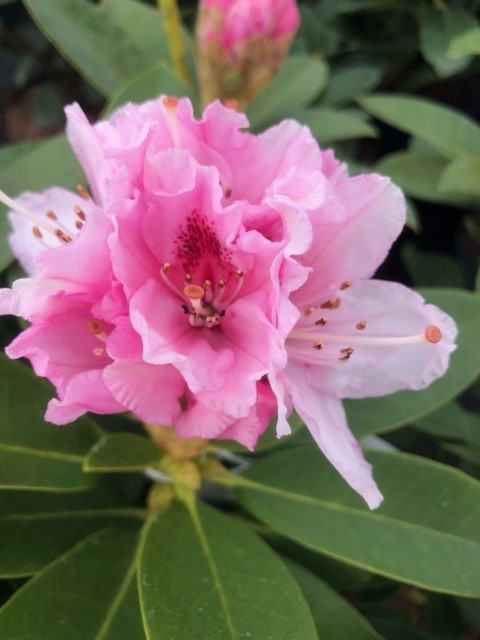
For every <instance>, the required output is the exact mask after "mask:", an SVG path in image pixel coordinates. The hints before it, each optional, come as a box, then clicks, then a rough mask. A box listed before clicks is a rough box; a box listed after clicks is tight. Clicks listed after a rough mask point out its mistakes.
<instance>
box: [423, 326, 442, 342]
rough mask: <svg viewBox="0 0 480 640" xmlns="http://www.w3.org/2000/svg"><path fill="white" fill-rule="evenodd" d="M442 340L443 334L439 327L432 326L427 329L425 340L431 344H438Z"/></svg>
mask: <svg viewBox="0 0 480 640" xmlns="http://www.w3.org/2000/svg"><path fill="white" fill-rule="evenodd" d="M441 339H442V332H441V331H440V329H439V328H438V327H436V326H435V325H433V324H431V325H430V326H428V327H427V328H426V329H425V340H426V341H427V342H430V343H431V344H437V342H440V340H441Z"/></svg>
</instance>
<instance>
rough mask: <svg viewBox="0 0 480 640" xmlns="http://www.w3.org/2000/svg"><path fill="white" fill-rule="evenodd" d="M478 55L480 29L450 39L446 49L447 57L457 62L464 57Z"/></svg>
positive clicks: (479, 49)
mask: <svg viewBox="0 0 480 640" xmlns="http://www.w3.org/2000/svg"><path fill="white" fill-rule="evenodd" d="M479 54H480V27H478V26H477V27H474V28H473V29H469V30H468V31H463V32H462V33H459V34H458V35H456V36H455V37H454V38H452V39H451V41H450V44H449V45H448V49H447V56H448V58H450V59H451V60H458V58H463V57H465V56H470V55H476V56H478V55H479Z"/></svg>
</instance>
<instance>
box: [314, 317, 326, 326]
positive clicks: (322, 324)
mask: <svg viewBox="0 0 480 640" xmlns="http://www.w3.org/2000/svg"><path fill="white" fill-rule="evenodd" d="M326 324H327V321H326V320H325V318H320V320H317V321H316V322H315V326H316V327H324V326H325V325H326Z"/></svg>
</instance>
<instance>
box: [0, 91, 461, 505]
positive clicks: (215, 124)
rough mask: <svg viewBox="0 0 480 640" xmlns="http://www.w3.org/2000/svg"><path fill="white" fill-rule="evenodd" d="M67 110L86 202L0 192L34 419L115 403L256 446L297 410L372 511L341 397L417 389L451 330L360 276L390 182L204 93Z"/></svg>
mask: <svg viewBox="0 0 480 640" xmlns="http://www.w3.org/2000/svg"><path fill="white" fill-rule="evenodd" d="M67 118H68V126H67V135H68V138H69V140H70V143H71V145H72V147H73V149H74V151H75V153H76V154H77V157H78V159H79V161H80V163H81V165H82V167H83V169H84V171H85V175H86V177H87V179H88V182H89V185H90V189H91V193H92V196H90V195H89V192H87V191H86V190H85V189H84V188H83V189H80V194H79V195H76V194H74V193H71V192H69V191H66V190H64V189H60V188H52V189H49V190H47V191H45V192H43V193H41V194H33V193H25V194H23V195H21V196H20V197H19V198H17V199H16V200H15V201H13V200H10V199H9V198H8V197H7V196H6V195H5V194H1V196H0V198H1V199H2V200H3V201H4V202H5V203H6V204H7V205H8V206H9V207H10V208H11V212H10V214H9V215H10V219H11V221H12V225H13V233H12V235H11V238H10V241H11V246H12V249H13V250H14V252H15V254H16V255H17V257H18V258H19V260H20V262H21V264H22V265H23V267H24V269H25V271H26V272H27V274H28V277H26V278H22V279H20V280H17V281H16V282H15V283H14V284H13V287H12V289H4V290H2V291H0V305H1V307H2V311H3V312H5V313H13V314H15V315H18V316H22V317H23V318H25V319H27V320H28V321H29V322H30V325H31V326H30V327H29V328H28V329H26V330H25V331H23V332H22V333H21V334H20V335H19V336H18V337H17V338H16V339H15V340H14V341H13V343H12V344H11V345H10V346H9V347H8V349H7V353H8V355H9V356H10V357H12V358H20V357H27V358H29V359H30V361H31V363H32V366H33V368H34V369H35V371H36V372H37V374H38V375H41V376H45V377H47V378H48V379H49V380H50V381H51V382H52V383H53V384H54V385H55V387H56V390H57V394H58V399H53V400H52V401H51V402H50V404H49V407H48V409H47V414H46V418H47V419H48V420H50V421H52V422H54V423H56V424H65V423H67V422H70V421H72V420H74V419H75V418H77V417H78V416H80V415H82V414H83V413H85V412H86V411H93V412H97V413H107V414H108V413H115V412H121V411H127V410H129V411H132V412H133V413H134V414H135V415H137V416H138V417H139V418H140V419H141V420H143V421H145V422H147V423H149V424H153V425H162V426H173V427H174V428H175V430H176V432H177V434H178V435H180V436H183V437H200V438H205V439H235V440H237V441H238V442H240V443H242V444H244V445H245V446H246V447H248V448H249V449H254V447H255V444H256V441H257V439H258V437H259V435H260V434H261V433H263V431H264V430H265V429H266V427H267V425H268V423H269V422H270V420H271V419H272V417H273V416H274V415H275V414H278V425H277V432H278V435H279V436H282V435H285V434H287V433H289V431H290V427H289V425H288V422H287V417H288V415H289V414H290V413H291V411H292V410H296V411H297V412H298V413H299V415H300V416H301V417H302V419H303V420H304V421H305V424H306V425H307V427H308V428H309V429H310V431H311V433H312V435H313V437H314V438H315V440H316V442H317V443H318V445H319V447H320V448H321V449H322V451H323V452H324V454H325V455H326V456H327V458H328V459H329V460H330V461H331V463H332V464H333V465H334V466H335V467H336V468H337V469H338V471H339V472H340V473H341V474H342V475H343V476H344V478H345V479H346V481H347V482H348V483H349V484H350V485H351V486H352V487H353V488H354V489H355V490H356V491H358V492H359V493H360V494H361V495H362V496H363V497H364V498H365V500H366V501H367V503H368V504H369V505H370V507H375V506H377V505H378V504H379V502H380V500H381V495H380V493H379V491H378V489H377V487H376V484H375V482H374V480H373V478H372V473H371V468H370V465H368V464H367V463H366V461H365V460H364V458H363V456H362V452H361V449H360V447H359V445H358V443H357V442H356V441H355V439H354V438H353V436H352V435H351V433H350V431H349V429H348V426H347V424H346V420H345V414H344V412H343V408H342V403H341V399H342V398H346V397H350V398H360V397H365V396H376V395H383V394H387V393H392V392H394V391H397V390H399V389H406V388H407V389H421V388H423V387H425V386H426V385H428V384H429V383H430V382H432V380H434V379H436V378H437V377H439V376H441V375H442V374H443V373H444V372H445V370H446V368H447V365H448V359H449V354H450V352H451V351H452V350H453V348H454V346H453V342H454V339H455V334H456V329H455V325H454V323H453V321H452V320H451V319H450V318H449V317H448V316H446V315H445V314H443V313H442V312H441V311H440V310H439V309H437V308H436V307H433V306H432V305H427V304H425V303H424V301H423V299H422V298H421V297H420V296H418V295H417V294H415V293H413V292H412V291H410V290H409V289H407V288H406V287H403V286H402V285H399V284H394V283H389V282H381V281H376V280H371V279H370V278H371V276H372V275H373V273H374V272H375V270H376V268H377V267H378V265H379V264H380V263H381V262H382V261H383V260H384V258H385V256H386V255H387V252H388V251H389V248H390V246H391V244H392V242H393V241H394V240H395V238H396V237H397V235H398V234H399V232H400V230H401V228H402V226H403V224H404V219H405V204H404V200H403V196H402V194H401V192H400V190H399V189H398V188H397V187H395V186H394V185H392V183H391V182H390V181H389V180H388V179H386V178H383V177H381V176H378V175H375V174H372V175H362V176H359V177H355V178H350V177H348V174H347V170H346V167H345V166H344V165H341V164H340V163H339V162H338V161H337V160H335V158H334V157H333V154H332V153H331V152H330V151H321V150H320V149H319V147H318V145H317V143H316V142H315V140H314V139H313V138H312V136H311V134H310V132H309V130H308V129H307V128H306V127H302V126H301V125H299V124H298V123H296V122H293V121H284V122H282V123H281V124H279V125H278V126H275V127H273V128H271V129H269V130H267V131H266V132H265V133H263V134H261V135H258V136H254V135H252V134H250V133H248V132H246V131H245V129H246V127H247V125H248V122H247V120H246V117H245V116H244V115H242V114H239V113H236V112H234V111H231V110H229V109H226V108H225V107H223V106H222V105H221V104H220V103H218V102H216V103H213V104H212V105H210V106H209V107H208V108H207V109H206V110H205V113H204V115H203V118H202V119H201V120H200V121H198V120H196V119H195V118H194V117H193V112H192V107H191V105H190V103H189V101H188V100H186V99H183V100H180V101H178V100H177V99H174V98H163V99H158V100H155V101H152V102H147V103H145V104H143V105H132V104H128V105H126V106H125V107H124V108H122V109H120V110H118V111H117V112H116V113H115V114H113V115H112V116H111V117H110V118H109V119H108V120H107V121H104V122H100V123H98V124H97V125H95V126H92V125H90V123H89V122H88V121H87V119H86V117H85V116H84V114H83V113H82V111H81V110H80V108H79V107H78V105H73V106H70V107H68V108H67ZM0 193H1V192H0Z"/></svg>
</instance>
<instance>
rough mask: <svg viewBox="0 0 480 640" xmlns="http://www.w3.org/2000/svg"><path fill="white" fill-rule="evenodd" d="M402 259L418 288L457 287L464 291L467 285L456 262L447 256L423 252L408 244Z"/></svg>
mask: <svg viewBox="0 0 480 640" xmlns="http://www.w3.org/2000/svg"><path fill="white" fill-rule="evenodd" d="M402 259H403V262H404V263H405V266H406V267H407V271H408V273H409V274H410V276H411V277H412V280H413V283H414V284H415V286H416V287H441V286H443V287H455V288H458V289H463V287H464V285H465V283H464V281H463V277H462V273H461V271H460V269H459V267H458V265H457V263H456V261H455V260H454V259H453V258H452V257H450V256H449V255H447V254H444V253H437V252H434V251H421V250H420V249H417V247H415V246H414V245H413V244H408V245H406V246H405V247H404V249H403V251H402Z"/></svg>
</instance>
